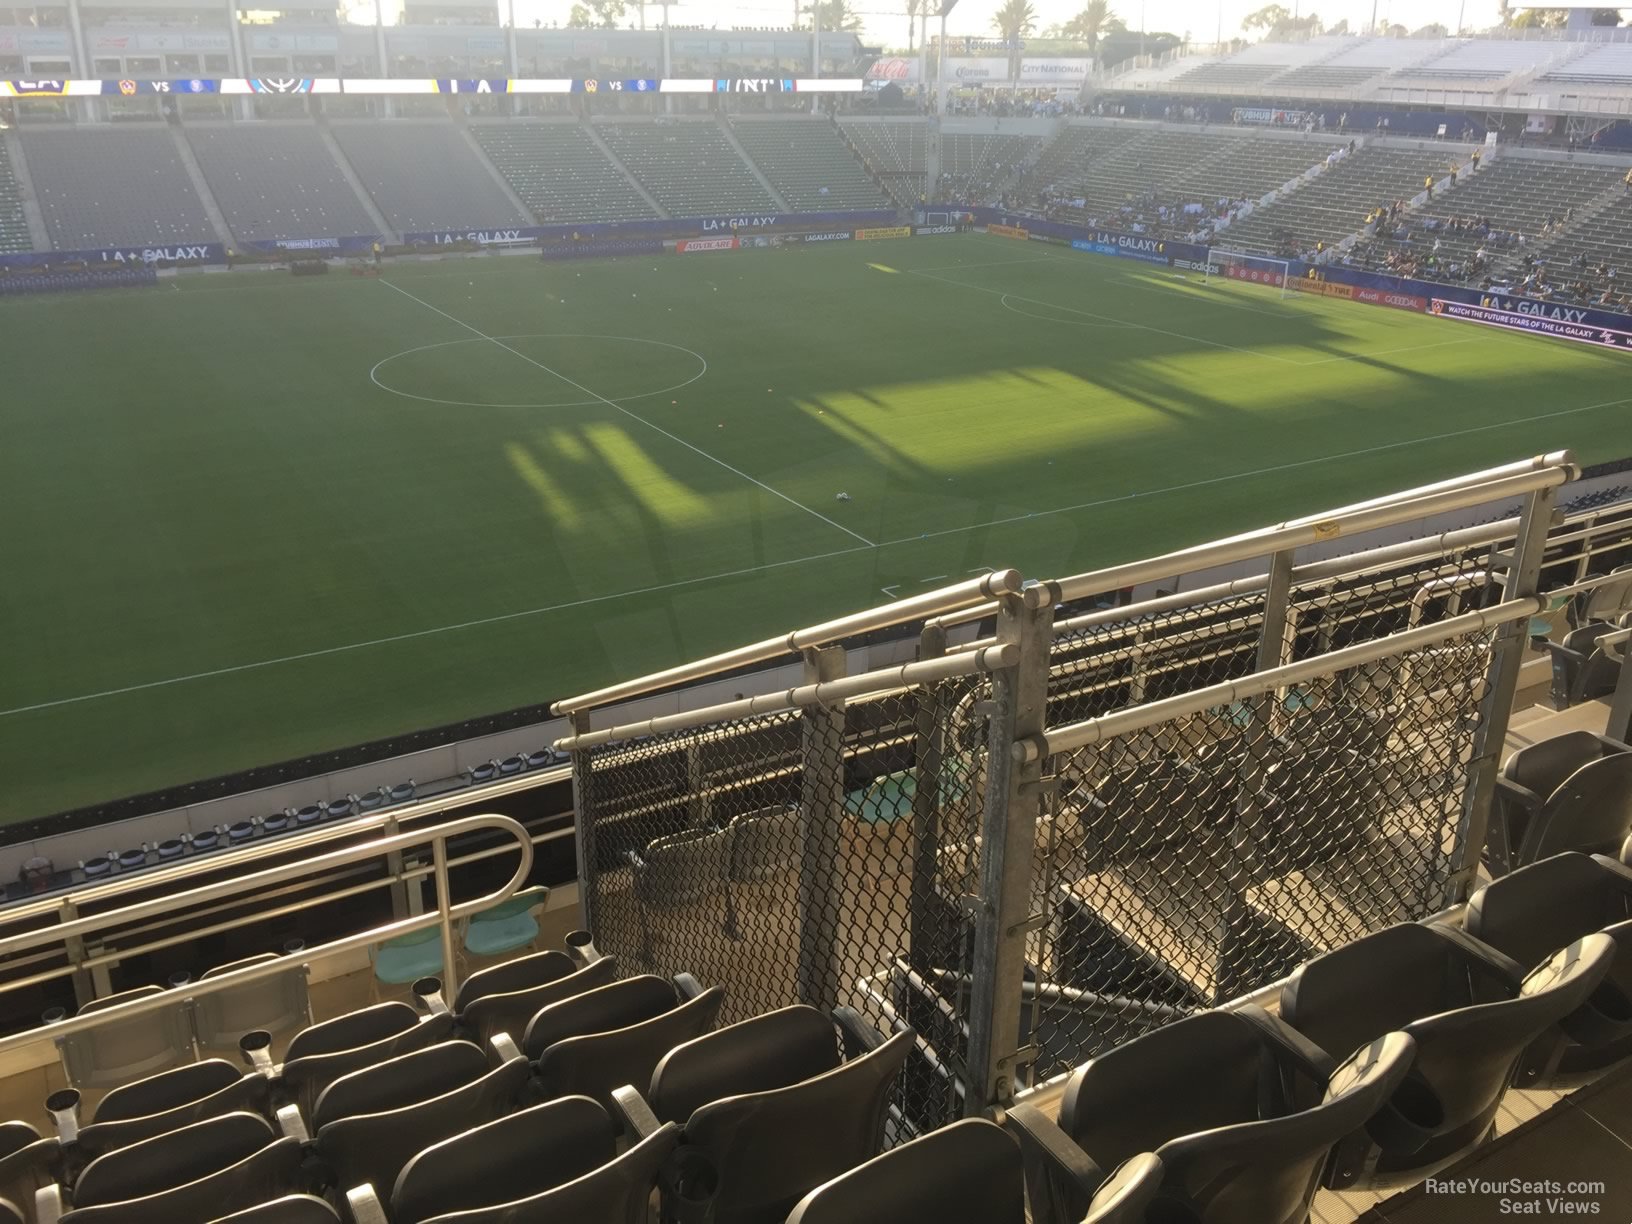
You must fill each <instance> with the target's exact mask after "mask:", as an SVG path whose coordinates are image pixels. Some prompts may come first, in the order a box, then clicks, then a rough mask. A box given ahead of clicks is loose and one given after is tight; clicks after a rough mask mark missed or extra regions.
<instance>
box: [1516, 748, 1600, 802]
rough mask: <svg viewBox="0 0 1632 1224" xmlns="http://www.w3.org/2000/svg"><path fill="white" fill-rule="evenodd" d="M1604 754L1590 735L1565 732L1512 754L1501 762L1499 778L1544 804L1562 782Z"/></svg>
mask: <svg viewBox="0 0 1632 1224" xmlns="http://www.w3.org/2000/svg"><path fill="white" fill-rule="evenodd" d="M1603 752H1604V750H1603V745H1602V743H1601V742H1600V741H1599V739H1598V737H1597V736H1596V735H1593V734H1592V733H1591V732H1590V731H1567V732H1565V733H1564V734H1563V735H1554V736H1551V737H1549V738H1548V739H1544V740H1538V741H1537V742H1536V743H1534V744H1526V745H1525V746H1524V747H1523V748H1520V749H1518V750H1517V751H1515V752H1513V753H1511V754H1510V755H1509V756H1508V758H1507V760H1506V761H1504V762H1502V777H1504V778H1506V779H1507V780H1508V781H1509V782H1517V783H1518V784H1519V785H1520V786H1522V787H1524V788H1525V789H1526V790H1529V791H1534V792H1535V793H1536V794H1537V795H1539V796H1540V797H1541V798H1542V799H1543V800H1545V799H1546V798H1547V797H1548V796H1549V795H1551V794H1552V793H1553V792H1554V791H1555V790H1557V789H1558V788H1559V787H1560V786H1562V785H1564V779H1566V778H1568V777H1569V776H1570V775H1571V774H1572V773H1574V772H1575V771H1576V770H1578V769H1580V768H1581V766H1583V765H1585V764H1586V763H1587V762H1588V761H1596V760H1597V759H1598V758H1599V757H1601V756H1602V755H1603Z"/></svg>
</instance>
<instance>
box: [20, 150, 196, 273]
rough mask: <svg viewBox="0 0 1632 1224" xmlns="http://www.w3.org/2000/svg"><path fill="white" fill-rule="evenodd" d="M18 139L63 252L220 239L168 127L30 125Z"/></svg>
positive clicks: (48, 223)
mask: <svg viewBox="0 0 1632 1224" xmlns="http://www.w3.org/2000/svg"><path fill="white" fill-rule="evenodd" d="M18 139H19V140H21V141H22V149H23V157H24V159H25V160H26V161H27V163H28V170H29V176H30V177H31V178H32V179H33V182H34V193H35V196H36V197H37V199H38V202H39V206H40V212H41V214H42V215H43V216H44V218H45V225H46V228H47V229H48V230H49V231H50V233H51V241H52V245H53V246H55V247H56V249H57V250H60V251H83V250H94V249H97V248H99V247H128V246H173V245H181V244H192V243H207V242H218V241H220V239H219V238H218V236H217V235H216V232H215V228H214V227H213V226H212V225H211V224H210V219H209V217H208V216H207V215H206V214H205V211H204V204H203V201H201V200H200V199H199V198H198V193H197V192H196V191H194V190H193V184H192V180H191V179H190V178H188V176H187V170H186V168H185V167H184V166H183V165H182V164H181V157H180V155H179V154H178V153H177V152H176V146H175V142H174V140H173V138H172V137H171V135H170V131H169V129H168V128H164V127H146V126H125V125H121V126H119V127H118V128H117V129H115V128H110V127H106V126H102V125H97V126H93V127H81V128H75V129H73V130H57V131H52V130H50V129H43V130H42V129H41V128H38V127H24V128H23V129H22V130H21V131H20V132H19V133H18Z"/></svg>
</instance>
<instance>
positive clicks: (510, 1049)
mask: <svg viewBox="0 0 1632 1224" xmlns="http://www.w3.org/2000/svg"><path fill="white" fill-rule="evenodd" d="M487 1044H488V1045H489V1046H491V1047H492V1050H493V1056H494V1057H495V1058H496V1059H497V1060H498V1064H499V1065H500V1066H503V1065H504V1064H505V1063H507V1062H514V1061H515V1060H516V1059H518V1058H526V1057H527V1056H526V1055H525V1054H523V1053H522V1052H521V1047H520V1046H518V1045H516V1039H515V1038H514V1037H512V1036H510V1034H509V1033H494V1034H493V1036H491V1037H489V1038H488V1039H487Z"/></svg>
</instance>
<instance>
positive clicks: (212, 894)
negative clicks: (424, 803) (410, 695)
mask: <svg viewBox="0 0 1632 1224" xmlns="http://www.w3.org/2000/svg"><path fill="white" fill-rule="evenodd" d="M482 830H492V831H496V832H502V833H507V834H509V835H510V836H511V837H513V838H514V839H515V841H516V849H517V851H518V853H519V861H518V862H517V864H516V868H515V871H513V872H512V873H511V876H510V878H509V879H508V880H507V881H505V883H504V884H502V885H501V886H500V887H499V888H497V889H495V890H494V891H492V892H489V893H486V894H484V895H482V896H479V897H473V898H471V899H469V900H466V901H460V902H457V903H454V902H452V899H451V898H450V896H449V892H448V841H449V839H450V838H453V837H458V836H462V835H464V834H467V833H475V832H479V831H482ZM427 843H428V844H429V845H430V846H431V848H432V852H433V856H434V859H435V865H434V872H435V875H436V881H437V890H436V893H437V906H436V909H435V910H433V911H428V912H426V913H423V914H417V915H413V916H410V917H408V918H400V919H397V920H395V921H392V922H388V923H385V924H383V925H381V926H377V927H372V928H370V929H369V930H367V931H362V932H359V933H357V934H355V935H347V936H343V937H341V938H340V939H335V940H330V941H329V942H328V943H325V944H320V945H318V946H317V947H314V948H309V949H306V951H305V952H304V953H303V954H302V959H308V958H315V957H322V956H330V955H333V954H335V953H340V952H349V951H352V950H354V949H357V948H362V947H367V946H369V945H371V944H377V943H381V942H383V941H385V940H388V939H393V938H395V937H397V936H399V935H406V934H410V933H411V932H414V931H422V930H427V929H429V928H431V927H434V926H440V927H441V928H442V958H443V967H444V971H445V972H451V971H452V968H453V965H454V956H453V953H454V948H453V922H454V920H455V919H458V918H464V917H467V916H469V915H471V914H475V913H479V912H480V911H482V910H484V909H488V908H491V907H492V906H494V905H497V904H499V903H500V902H501V901H505V900H508V899H509V898H510V897H512V896H514V895H515V893H516V892H517V891H518V890H519V889H520V888H521V887H522V886H523V885H524V884H525V883H526V882H527V879H528V876H529V875H530V874H531V872H532V866H533V845H532V839H531V838H530V837H529V836H528V834H527V831H526V830H525V829H524V828H522V826H521V825H520V823H519V822H517V821H516V820H514V819H512V818H511V817H509V816H501V815H498V814H496V813H495V814H487V815H479V816H462V817H458V818H456V819H454V820H450V821H447V822H446V823H444V824H439V825H436V826H434V827H433V828H430V829H421V830H418V831H415V832H410V833H398V834H394V835H392V836H389V837H381V838H375V839H374V840H372V841H367V842H364V843H363V844H361V845H357V846H348V847H345V848H343V849H339V850H331V851H329V852H328V853H326V854H321V855H317V856H316V857H314V858H309V859H302V860H300V861H298V862H294V863H285V864H283V865H281V866H277V867H270V868H267V869H266V870H264V871H257V872H253V873H250V874H248V875H241V876H236V877H233V878H229V879H226V880H220V881H217V882H216V883H214V884H206V885H202V886H200V887H197V888H194V889H190V890H186V891H184V892H182V893H180V894H172V895H169V896H164V897H159V898H155V899H152V900H148V901H142V902H138V903H136V904H135V905H130V906H124V907H122V908H119V909H113V910H108V911H106V912H105V913H101V914H93V915H90V916H89V917H85V918H77V919H74V920H72V921H70V922H65V923H61V924H59V925H57V926H54V927H44V928H41V929H40V930H37V931H29V932H25V933H23V934H21V935H17V936H14V937H13V938H11V939H9V940H7V941H6V942H7V944H8V945H9V946H11V947H13V948H16V949H19V950H21V949H25V948H31V947H37V946H39V945H42V944H47V943H54V942H59V941H60V942H66V941H67V940H68V939H70V938H73V937H75V936H80V937H83V936H84V935H85V934H86V933H87V932H90V931H94V930H98V929H100V928H103V927H107V926H113V925H117V924H119V923H121V922H130V921H136V920H138V919H140V918H143V917H147V916H148V915H151V914H154V913H158V912H162V911H163V910H165V909H167V908H172V907H174V906H176V905H177V904H186V903H189V902H204V901H209V900H215V899H219V898H223V897H233V896H252V895H253V894H254V893H255V892H256V891H258V890H259V889H261V888H264V887H266V886H268V885H271V884H276V883H279V882H281V881H284V880H291V879H297V878H299V877H301V876H304V875H310V874H314V873H317V872H321V871H324V870H327V869H329V868H333V867H339V866H345V865H346V864H349V863H354V862H361V861H364V860H366V859H372V858H378V857H380V856H382V855H385V854H389V853H391V852H392V851H395V850H401V849H404V848H406V847H409V846H418V845H425V844H427ZM69 971H71V970H63V971H60V972H58V973H56V974H53V975H51V976H62V974H63V973H66V972H69ZM288 971H289V962H288V961H287V960H284V959H282V958H280V959H278V960H275V961H268V962H266V963H264V964H259V965H250V966H246V967H245V968H243V969H236V970H233V971H232V972H230V973H223V974H220V975H219V976H214V977H210V978H207V979H204V980H201V981H199V982H196V983H191V984H189V985H188V986H186V987H185V988H184V989H183V990H182V991H180V992H179V997H181V998H196V997H198V996H200V995H210V994H215V993H218V992H219V991H222V990H228V989H231V988H233V987H236V986H242V985H244V984H246V983H249V982H253V981H257V980H259V979H261V978H264V977H273V976H276V975H277V974H279V973H287V972H288ZM8 985H12V986H15V985H21V983H8ZM177 999H178V993H173V992H172V991H164V992H162V993H160V994H155V995H149V996H146V997H144V998H139V999H132V1000H130V1001H129V1002H127V1003H121V1004H118V1005H116V1006H113V1007H108V1008H98V1009H97V1010H96V1011H94V1012H91V1013H90V1014H88V1015H80V1016H75V1017H73V1018H71V1019H67V1020H61V1021H58V1022H57V1023H55V1024H52V1025H50V1026H48V1027H47V1028H45V1029H43V1030H42V1029H38V1028H36V1029H30V1030H28V1031H26V1032H23V1033H18V1034H14V1035H12V1036H10V1037H5V1038H0V1057H3V1056H4V1054H5V1053H6V1052H7V1051H9V1050H11V1049H14V1048H17V1047H20V1046H26V1045H30V1044H33V1043H35V1042H38V1041H40V1040H42V1039H43V1038H47V1037H49V1038H52V1039H55V1038H58V1037H63V1036H66V1035H68V1034H71V1033H76V1032H81V1031H84V1030H87V1029H92V1028H98V1027H101V1026H102V1025H104V1024H117V1023H119V1022H121V1021H123V1020H127V1019H130V1018H133V1017H135V1016H140V1015H145V1014H146V1013H148V1012H151V1011H158V1010H160V1009H162V1008H166V1007H174V1006H175V1005H176V1002H177Z"/></svg>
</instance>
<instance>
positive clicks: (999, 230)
mask: <svg viewBox="0 0 1632 1224" xmlns="http://www.w3.org/2000/svg"><path fill="white" fill-rule="evenodd" d="M986 232H987V233H988V234H996V235H998V236H999V237H1000V238H1019V239H1020V240H1021V241H1022V242H1023V241H1025V240H1026V239H1028V238H1030V237H1031V231H1030V230H1027V229H1021V228H1020V227H1019V226H1018V225H988V226H987V227H986Z"/></svg>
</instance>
